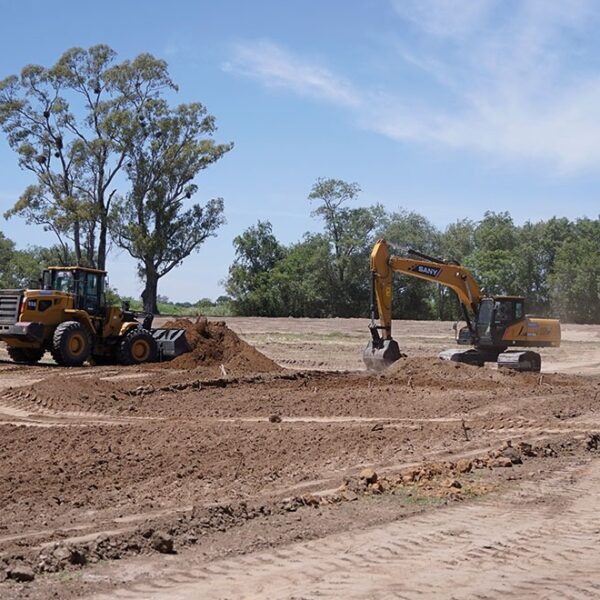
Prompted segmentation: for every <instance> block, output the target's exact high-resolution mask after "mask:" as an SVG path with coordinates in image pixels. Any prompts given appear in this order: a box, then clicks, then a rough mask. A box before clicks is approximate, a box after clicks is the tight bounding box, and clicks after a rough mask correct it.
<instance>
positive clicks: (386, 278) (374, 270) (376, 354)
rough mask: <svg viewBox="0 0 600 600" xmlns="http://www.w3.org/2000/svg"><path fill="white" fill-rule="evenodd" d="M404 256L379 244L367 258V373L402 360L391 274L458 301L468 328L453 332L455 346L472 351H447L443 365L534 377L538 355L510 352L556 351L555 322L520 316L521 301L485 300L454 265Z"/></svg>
mask: <svg viewBox="0 0 600 600" xmlns="http://www.w3.org/2000/svg"><path fill="white" fill-rule="evenodd" d="M407 254H408V256H407V257H404V256H396V255H393V254H392V253H391V249H390V246H389V244H388V243H387V242H386V241H385V240H383V239H382V240H378V241H377V243H376V244H375V246H374V247H373V250H372V252H371V259H370V269H371V278H372V302H371V325H370V327H369V329H370V330H371V341H370V342H369V344H368V345H367V348H366V349H365V352H364V355H363V359H364V362H365V364H366V365H367V367H368V368H370V369H382V368H385V367H386V366H388V365H390V364H392V363H394V362H395V361H397V360H398V359H399V358H400V356H401V353H400V347H399V346H398V342H396V340H394V339H393V338H392V296H393V294H392V283H393V276H394V273H401V274H403V275H407V276H408V277H416V278H418V279H423V280H425V281H431V282H433V283H438V284H440V285H443V286H446V287H449V288H450V289H452V290H453V291H454V292H455V293H456V295H457V296H458V299H459V301H460V305H461V307H462V310H463V315H464V319H465V321H466V323H467V325H466V327H463V328H461V329H460V330H459V331H458V332H457V336H456V341H457V343H458V344H461V345H471V346H473V348H472V349H470V350H466V351H459V350H446V351H445V352H442V353H441V354H440V358H442V359H444V360H452V361H455V362H463V363H469V364H473V365H479V366H482V365H483V364H484V363H486V362H496V363H497V364H498V367H502V368H508V369H514V370H517V371H539V370H540V369H541V364H542V362H541V357H540V355H539V354H538V353H537V352H532V351H530V350H521V351H515V350H509V349H510V348H514V347H521V348H530V347H544V346H545V347H548V346H552V347H557V346H560V322H559V321H558V319H548V318H542V317H537V316H532V315H527V314H525V299H524V298H523V297H521V296H486V295H484V293H483V291H482V290H481V289H480V287H479V285H478V284H477V282H476V281H475V279H474V277H473V275H472V274H471V273H470V272H469V270H468V269H466V268H465V267H463V266H461V265H460V264H458V263H457V262H455V261H445V260H442V259H437V258H432V257H431V256H427V255H426V254H422V253H421V252H417V251H415V250H408V251H407ZM377 313H378V315H379V320H380V324H379V325H377V324H376V319H377ZM380 332H382V333H380Z"/></svg>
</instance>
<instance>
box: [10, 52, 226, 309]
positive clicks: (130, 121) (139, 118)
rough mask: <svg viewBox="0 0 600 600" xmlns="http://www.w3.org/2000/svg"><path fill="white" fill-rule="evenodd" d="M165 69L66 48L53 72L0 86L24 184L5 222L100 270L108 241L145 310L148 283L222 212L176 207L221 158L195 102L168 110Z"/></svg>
mask: <svg viewBox="0 0 600 600" xmlns="http://www.w3.org/2000/svg"><path fill="white" fill-rule="evenodd" d="M176 90H177V86H176V85H175V83H174V82H173V81H172V80H171V77H170V75H169V73H168V68H167V64H166V62H165V61H163V60H160V59H157V58H155V57H153V56H152V55H150V54H147V53H146V54H140V55H139V56H137V57H136V58H135V59H133V60H124V61H121V62H118V61H117V54H116V52H115V51H114V50H112V49H111V48H109V47H108V46H106V45H97V46H93V47H91V48H89V49H83V48H71V49H70V50H67V51H66V52H65V53H64V54H63V55H62V56H61V57H60V58H59V60H58V61H57V62H56V64H54V65H53V66H51V67H44V66H41V65H28V66H26V67H24V68H23V69H22V71H21V73H20V75H19V76H17V75H11V76H9V77H7V78H5V79H4V80H2V81H0V128H1V129H2V130H3V131H4V133H5V135H6V138H7V140H8V143H9V145H10V147H11V148H12V149H13V150H14V151H15V152H16V153H17V155H18V162H19V166H20V167H21V168H22V169H25V170H27V171H29V172H31V173H32V174H33V176H34V183H32V184H31V185H29V186H28V187H27V188H26V189H25V190H24V192H23V193H22V194H21V196H20V198H19V199H18V201H17V202H16V203H15V205H14V206H13V207H12V208H11V209H9V210H8V211H6V213H5V217H6V218H10V217H11V216H14V215H19V216H21V217H24V218H25V219H26V220H27V222H28V223H31V224H36V225H41V226H43V227H44V229H46V230H48V231H52V232H53V233H54V234H55V235H56V237H57V240H58V244H59V246H60V248H61V254H62V257H63V258H67V257H69V256H70V255H71V254H72V255H73V256H74V259H75V262H76V264H80V265H87V266H94V267H97V268H100V269H104V268H105V266H106V257H107V253H108V249H109V243H110V238H109V233H110V232H112V234H113V240H114V241H115V242H116V243H117V244H120V245H121V246H122V247H123V248H125V249H126V250H127V251H128V252H129V253H130V254H131V255H132V256H134V257H135V258H136V259H138V261H139V269H138V270H139V274H140V276H141V277H142V278H143V279H144V281H145V289H144V301H145V305H146V306H147V308H148V309H155V308H156V293H157V292H156V290H157V282H158V279H159V278H160V277H161V276H163V275H164V274H166V273H168V272H169V271H170V270H171V269H173V268H174V267H175V266H176V265H178V264H180V263H181V261H182V260H183V259H184V258H185V257H186V256H188V255H189V254H190V253H191V252H192V251H194V250H195V249H197V248H198V246H199V245H200V244H201V243H202V242H203V241H204V240H205V239H206V237H208V236H210V235H214V233H215V231H216V229H217V228H218V227H219V226H220V225H221V223H222V222H223V216H222V213H223V201H222V200H221V199H219V198H217V199H214V200H210V201H209V202H208V203H206V205H205V206H203V207H202V206H200V204H198V203H195V204H193V205H191V206H186V200H188V199H190V198H191V197H192V196H193V195H194V194H195V193H196V192H197V186H196V184H195V183H194V181H193V180H194V178H195V177H196V175H197V174H198V173H199V172H200V171H201V170H202V169H204V168H206V167H207V166H208V165H210V164H212V163H214V162H215V161H217V160H218V159H219V158H220V157H221V156H222V155H223V154H224V153H225V152H227V151H228V150H230V149H231V147H232V145H231V144H216V143H215V142H214V141H213V140H212V139H210V138H211V136H212V134H213V132H214V131H215V119H214V117H213V116H211V115H209V114H208V113H207V110H206V108H205V107H204V106H202V104H200V103H198V102H195V103H190V104H181V105H179V106H177V107H175V108H171V107H170V106H169V105H168V103H167V102H166V100H165V98H164V96H165V93H166V92H169V91H176Z"/></svg>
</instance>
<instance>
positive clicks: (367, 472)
mask: <svg viewBox="0 0 600 600" xmlns="http://www.w3.org/2000/svg"><path fill="white" fill-rule="evenodd" d="M358 476H359V477H360V479H364V481H365V482H366V483H367V484H369V483H375V482H376V481H377V473H375V471H374V470H373V469H369V468H367V469H363V470H362V471H361V472H360V473H359V475H358Z"/></svg>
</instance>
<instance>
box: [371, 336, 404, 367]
mask: <svg viewBox="0 0 600 600" xmlns="http://www.w3.org/2000/svg"><path fill="white" fill-rule="evenodd" d="M401 356H402V353H401V352H400V346H398V342H397V341H396V340H392V339H389V340H383V339H380V340H379V341H375V340H371V341H370V342H369V343H368V344H367V347H366V348H365V351H364V353H363V362H364V363H365V365H367V369H369V370H371V371H382V370H383V369H385V368H386V367H389V366H390V365H391V364H393V363H395V362H396V361H397V360H398V359H399V358H400V357H401Z"/></svg>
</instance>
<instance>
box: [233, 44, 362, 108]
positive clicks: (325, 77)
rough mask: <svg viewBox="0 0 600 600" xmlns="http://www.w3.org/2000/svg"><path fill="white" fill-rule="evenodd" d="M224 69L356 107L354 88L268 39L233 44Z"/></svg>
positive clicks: (321, 98) (299, 92)
mask: <svg viewBox="0 0 600 600" xmlns="http://www.w3.org/2000/svg"><path fill="white" fill-rule="evenodd" d="M224 69H225V70H227V71H232V72H235V73H237V74H240V75H244V76H246V77H251V78H253V79H256V80H258V81H260V82H261V83H262V84H264V85H266V86H268V87H278V88H284V89H288V90H291V91H292V92H295V93H297V94H301V95H304V96H310V97H313V98H317V99H320V100H325V101H327V102H332V103H334V104H337V105H342V106H349V107H357V106H358V105H359V104H360V96H359V94H358V93H357V91H356V90H355V89H354V88H353V87H352V85H350V84H349V83H347V82H346V81H344V80H343V79H342V78H340V77H337V76H335V75H334V74H333V73H332V72H331V71H330V70H329V69H327V68H325V67H323V66H320V65H318V64H315V63H311V62H309V61H306V60H302V59H301V58H298V57H295V56H293V55H292V54H291V53H289V52H287V51H286V50H284V49H283V48H281V47H280V46H277V45H276V44H273V43H271V42H268V41H264V40H261V41H258V42H248V43H245V44H242V43H240V44H237V45H236V46H235V48H234V53H233V58H232V59H231V60H230V61H229V62H227V63H225V65H224Z"/></svg>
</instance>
